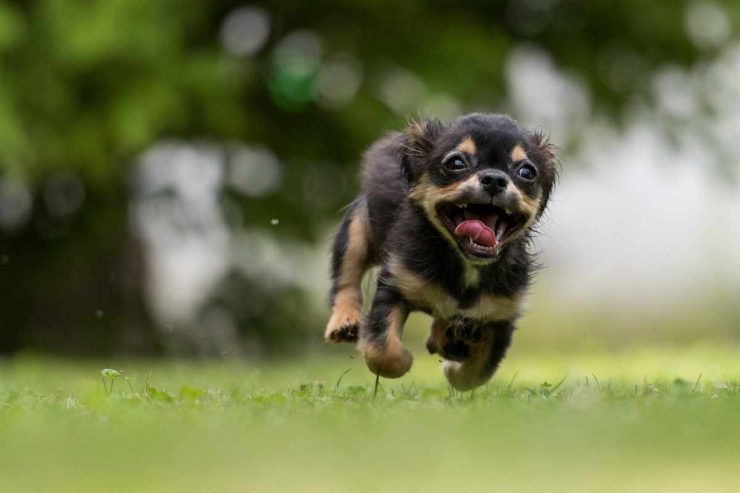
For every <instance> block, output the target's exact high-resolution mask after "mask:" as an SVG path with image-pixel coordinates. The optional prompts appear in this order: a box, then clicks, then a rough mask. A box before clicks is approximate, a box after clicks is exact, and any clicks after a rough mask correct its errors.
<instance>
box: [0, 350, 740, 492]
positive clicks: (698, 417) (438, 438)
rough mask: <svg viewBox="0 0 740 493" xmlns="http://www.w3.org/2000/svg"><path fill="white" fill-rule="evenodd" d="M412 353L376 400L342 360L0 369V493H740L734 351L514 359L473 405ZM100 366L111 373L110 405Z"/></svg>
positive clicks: (356, 362) (739, 398)
mask: <svg viewBox="0 0 740 493" xmlns="http://www.w3.org/2000/svg"><path fill="white" fill-rule="evenodd" d="M337 353H340V354H341V355H340V356H337ZM416 354H417V361H416V364H415V366H414V368H413V370H412V372H411V373H410V374H409V375H408V376H407V377H406V378H404V379H401V380H398V381H388V380H383V381H381V383H382V387H381V388H380V390H379V392H378V395H377V397H376V398H373V384H374V377H373V376H372V375H370V374H369V373H368V372H367V371H366V370H365V368H364V364H363V363H362V361H360V359H359V358H357V357H352V353H351V352H349V351H342V350H341V349H337V350H335V351H332V352H331V356H327V354H326V353H321V354H317V355H314V356H312V357H306V358H301V359H296V360H291V361H285V362H280V363H270V364H267V363H265V364H255V365H254V366H250V365H246V364H236V363H233V362H210V363H205V362H203V363H177V362H149V361H117V362H110V361H107V362H70V361H60V360H50V359H39V358H30V357H25V358H19V359H14V360H10V361H6V362H4V363H0V491H3V492H5V491H9V492H11V491H12V492H18V491H54V492H58V491H74V492H81V491H82V492H84V491H95V492H100V491H137V492H138V491H147V492H149V491H151V492H169V491H173V492H174V491H178V492H180V491H204V492H205V491H208V492H213V491H260V492H262V491H290V492H294V491H301V492H304V491H308V492H313V491H316V492H327V491H329V492H331V491H352V492H355V491H358V492H365V491H368V492H369V491H425V492H436V491H451V490H452V491H460V492H470V491H677V490H683V491H737V490H738V488H740V475H738V474H737V464H738V461H740V426H738V423H740V385H739V384H738V381H740V348H737V347H732V346H712V345H705V346H697V347H692V348H684V349H674V350H668V349H662V350H655V349H644V348H643V349H635V350H624V351H622V352H619V353H604V352H602V353H584V354H549V355H541V354H540V355H537V354H530V353H527V354H523V353H521V352H517V351H516V346H515V347H514V351H513V352H512V353H511V355H510V357H509V358H508V359H507V360H506V361H505V363H504V365H503V367H502V369H501V371H500V373H499V374H497V376H496V378H495V379H494V381H493V382H492V383H491V384H489V385H488V386H487V387H485V388H482V389H479V390H477V391H476V392H475V393H474V394H471V393H469V392H468V393H464V394H460V393H454V392H451V391H450V389H449V388H448V387H447V386H446V385H445V384H444V381H443V380H442V377H441V374H440V371H439V368H437V366H438V364H437V361H436V359H435V358H433V357H430V356H427V355H424V354H422V353H421V352H420V351H418V350H417V351H416ZM104 368H114V369H116V370H123V373H122V374H121V375H119V376H118V378H116V379H115V382H114V386H113V390H112V392H110V393H109V394H108V393H107V392H106V390H105V389H104V385H103V383H102V381H101V370H102V369H104ZM348 370H349V371H348ZM126 377H127V378H128V380H126ZM340 377H341V381H340ZM561 381H562V383H560V385H558V383H559V382H561ZM110 383H111V381H110V379H108V381H107V385H110Z"/></svg>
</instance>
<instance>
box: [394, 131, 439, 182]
mask: <svg viewBox="0 0 740 493" xmlns="http://www.w3.org/2000/svg"><path fill="white" fill-rule="evenodd" d="M444 128H445V127H444V125H443V124H442V122H440V121H439V120H437V119H429V120H420V121H415V120H412V121H410V122H409V124H408V126H407V127H406V131H405V132H404V133H403V134H402V136H401V166H402V167H403V173H404V175H405V176H406V179H407V180H408V181H409V183H415V182H416V181H417V180H418V179H419V177H420V176H421V173H422V171H423V163H424V160H425V158H426V157H428V156H429V153H430V152H432V150H433V149H434V144H435V143H436V142H437V139H438V138H439V135H440V134H441V133H442V131H443V130H444Z"/></svg>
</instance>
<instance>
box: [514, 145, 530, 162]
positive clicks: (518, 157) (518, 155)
mask: <svg viewBox="0 0 740 493" xmlns="http://www.w3.org/2000/svg"><path fill="white" fill-rule="evenodd" d="M526 159H527V153H526V152H524V148H523V147H522V146H520V145H515V146H514V148H513V149H512V150H511V160H512V161H514V162H515V163H518V162H519V161H524V160H526Z"/></svg>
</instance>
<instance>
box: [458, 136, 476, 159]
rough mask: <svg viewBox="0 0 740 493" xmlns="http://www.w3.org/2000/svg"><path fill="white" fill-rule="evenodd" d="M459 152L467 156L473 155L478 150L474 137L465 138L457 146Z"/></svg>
mask: <svg viewBox="0 0 740 493" xmlns="http://www.w3.org/2000/svg"><path fill="white" fill-rule="evenodd" d="M457 150H458V151H461V152H464V153H466V154H470V155H473V154H475V152H476V150H477V148H476V146H475V141H474V140H473V138H472V137H465V138H464V139H463V140H462V142H460V143H459V144H457Z"/></svg>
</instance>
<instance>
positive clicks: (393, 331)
mask: <svg viewBox="0 0 740 493" xmlns="http://www.w3.org/2000/svg"><path fill="white" fill-rule="evenodd" d="M384 276H387V273H386V272H383V273H381V275H380V278H379V281H378V289H377V291H376V292H375V298H373V304H372V307H371V308H370V313H368V315H367V320H366V321H365V324H364V325H363V327H362V333H361V340H360V349H361V350H362V352H363V354H364V356H365V362H366V363H367V366H368V368H370V371H371V372H373V373H375V374H376V375H380V376H381V377H385V378H398V377H400V376H403V375H404V374H405V373H406V372H408V371H409V369H410V368H411V363H412V361H413V358H412V357H411V353H410V352H409V351H408V350H407V349H406V348H405V347H404V346H403V343H402V342H401V334H402V333H403V325H404V324H405V323H406V318H407V317H408V314H409V308H408V305H407V303H406V301H405V300H404V299H403V297H402V296H401V294H400V293H399V292H398V291H397V290H396V289H395V288H394V287H393V286H390V285H388V284H387V282H385V279H386V278H385V277H384Z"/></svg>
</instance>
